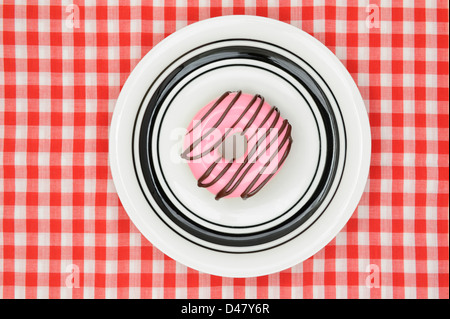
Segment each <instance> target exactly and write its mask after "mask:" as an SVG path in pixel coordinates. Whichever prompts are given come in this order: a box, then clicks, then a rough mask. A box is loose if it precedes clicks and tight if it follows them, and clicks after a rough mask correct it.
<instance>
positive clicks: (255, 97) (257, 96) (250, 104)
mask: <svg viewBox="0 0 450 319" xmlns="http://www.w3.org/2000/svg"><path fill="white" fill-rule="evenodd" d="M222 96H223V95H222ZM258 98H260V99H261V100H262V103H260V106H259V109H260V108H261V106H262V104H264V99H263V98H262V97H261V96H260V95H259V94H256V95H255V96H254V97H253V98H252V100H251V101H250V103H249V104H248V105H247V107H246V108H245V109H244V111H243V112H242V113H241V115H240V116H239V118H238V119H237V120H236V121H235V122H234V123H233V125H232V126H231V128H229V129H228V130H227V131H226V132H225V134H224V135H222V138H221V139H220V140H219V141H217V142H216V143H215V144H214V145H213V146H211V147H210V148H209V149H207V150H206V151H204V152H203V153H201V154H200V155H197V156H193V158H195V159H198V158H201V157H203V156H205V155H206V154H208V153H211V152H212V151H213V150H215V149H216V148H217V147H218V146H220V145H221V144H222V143H223V142H224V141H225V139H226V137H227V136H228V134H229V133H230V132H231V131H232V130H233V128H235V126H236V125H237V124H238V123H239V122H240V121H241V119H242V118H243V117H244V115H245V114H246V113H247V112H248V110H249V109H250V108H251V107H252V106H253V104H254V103H255V102H256V100H257V99H258ZM216 107H217V105H216V104H215V103H214V105H213V106H212V107H211V108H216ZM206 114H210V110H208V112H207V113H206ZM206 118H207V117H205V116H203V117H202V119H201V120H200V121H199V123H197V125H196V126H198V125H199V124H200V123H201V121H203V120H205V119H206ZM191 132H192V130H191V131H189V132H188V133H187V134H190V133H191ZM187 134H186V135H187ZM204 138H205V137H203V136H201V137H200V140H203V139H204ZM191 147H192V145H191V146H190V147H189V149H190V148H191ZM194 148H195V146H193V149H194ZM193 149H192V150H193ZM185 152H186V150H185ZM189 153H190V152H188V153H187V154H189ZM183 154H184V152H183ZM187 154H186V155H187ZM181 156H182V157H183V155H181ZM183 158H185V159H189V158H186V157H183ZM219 159H220V157H219Z"/></svg>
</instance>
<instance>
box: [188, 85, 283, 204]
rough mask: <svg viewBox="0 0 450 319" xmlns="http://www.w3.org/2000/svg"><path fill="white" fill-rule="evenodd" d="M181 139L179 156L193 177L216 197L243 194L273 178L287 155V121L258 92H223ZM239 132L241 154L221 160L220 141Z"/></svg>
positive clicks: (246, 194)
mask: <svg viewBox="0 0 450 319" xmlns="http://www.w3.org/2000/svg"><path fill="white" fill-rule="evenodd" d="M187 129H188V132H187V134H186V136H185V139H184V143H183V154H182V155H181V156H182V157H183V158H185V159H187V160H188V164H189V167H190V169H191V171H192V173H193V175H194V177H195V178H196V179H197V181H198V186H199V187H205V188H207V189H208V190H209V191H210V192H211V193H213V194H214V195H216V199H219V198H221V197H237V196H241V197H242V198H244V199H245V198H248V197H251V196H253V195H254V194H256V193H257V192H258V191H259V190H260V189H261V188H262V187H264V186H265V185H266V184H267V182H268V181H270V179H271V178H273V176H275V175H276V174H277V173H278V171H279V170H280V168H281V166H282V165H283V163H284V160H285V159H286V157H287V155H288V154H289V151H290V148H291V145H292V138H291V125H290V124H289V122H288V121H287V120H284V119H283V118H282V117H281V116H280V113H279V111H278V110H277V109H276V108H275V107H271V106H270V105H269V104H268V103H267V102H265V101H264V98H263V97H261V96H259V95H250V94H242V93H241V92H240V91H239V92H226V93H224V94H223V95H222V96H221V97H219V98H218V99H216V100H214V101H212V102H210V103H209V104H207V105H206V106H205V107H203V108H202V109H201V110H200V111H199V112H198V113H197V114H196V115H195V116H194V118H193V119H192V121H191V123H190V124H189V126H188V128H187ZM235 133H239V134H242V133H243V135H245V138H246V140H247V148H246V150H245V152H243V153H244V155H243V156H241V157H240V158H236V159H232V158H231V159H230V158H228V159H226V158H224V157H222V154H221V153H220V149H221V144H222V143H223V142H224V141H225V140H226V139H227V138H230V137H231V136H232V135H233V134H235Z"/></svg>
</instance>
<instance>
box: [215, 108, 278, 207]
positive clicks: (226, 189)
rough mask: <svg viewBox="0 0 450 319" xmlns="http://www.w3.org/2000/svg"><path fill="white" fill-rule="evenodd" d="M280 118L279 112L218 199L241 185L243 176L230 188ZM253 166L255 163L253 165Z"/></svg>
mask: <svg viewBox="0 0 450 319" xmlns="http://www.w3.org/2000/svg"><path fill="white" fill-rule="evenodd" d="M279 118H280V113H279V112H277V113H276V115H275V119H274V120H273V122H272V124H271V126H270V128H269V129H268V130H267V131H266V133H265V135H264V136H263V137H261V138H260V139H259V140H258V142H257V143H256V144H255V146H253V148H252V149H251V151H250V152H249V153H248V154H247V156H246V157H245V159H244V162H243V163H242V164H241V165H240V166H239V168H238V169H237V171H236V173H235V174H234V175H233V177H232V178H231V179H230V180H229V181H228V183H227V184H226V185H225V187H224V188H223V189H222V190H221V191H219V192H218V193H217V194H216V200H218V199H220V198H222V197H225V196H228V195H230V194H231V193H232V192H233V191H234V190H235V189H236V187H237V186H238V185H239V183H240V182H241V181H242V179H243V177H242V178H241V179H239V180H238V183H236V184H235V187H232V188H231V190H230V189H229V188H230V186H231V185H233V183H234V181H235V180H236V178H237V177H238V176H239V173H240V172H241V171H242V169H243V168H244V167H245V166H246V165H247V163H248V161H249V159H250V158H251V157H252V156H253V154H254V153H255V152H256V150H257V149H258V147H259V145H260V144H261V143H262V142H263V141H264V140H265V139H266V138H267V136H268V135H269V134H270V129H272V128H274V127H275V126H276V124H277V123H278V120H279ZM255 135H256V132H255V134H254V136H255ZM252 166H253V165H252Z"/></svg>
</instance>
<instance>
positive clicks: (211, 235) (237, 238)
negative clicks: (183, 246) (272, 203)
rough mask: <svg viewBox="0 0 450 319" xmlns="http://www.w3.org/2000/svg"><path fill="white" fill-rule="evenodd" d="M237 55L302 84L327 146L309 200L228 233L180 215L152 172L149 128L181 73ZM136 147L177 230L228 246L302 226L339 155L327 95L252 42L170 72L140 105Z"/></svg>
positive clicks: (287, 62) (280, 58)
mask: <svg viewBox="0 0 450 319" xmlns="http://www.w3.org/2000/svg"><path fill="white" fill-rule="evenodd" d="M237 58H239V59H252V60H258V61H261V62H264V63H267V64H270V65H272V66H275V67H278V68H280V69H282V70H283V71H285V72H286V73H288V74H290V75H291V76H292V77H294V78H295V79H296V80H297V81H298V82H299V83H301V84H302V85H303V86H304V87H305V88H306V90H307V91H308V92H309V94H310V95H311V97H312V98H313V99H314V101H315V103H316V104H317V106H318V109H319V112H320V114H321V116H322V118H323V123H324V125H325V129H326V139H327V145H328V150H329V151H328V152H327V157H326V160H325V169H324V171H328V172H329V174H328V175H326V176H325V177H323V178H322V179H321V180H320V182H319V185H318V187H317V188H316V191H315V192H314V194H313V196H312V197H311V199H310V200H308V202H307V203H306V204H305V205H304V206H303V207H301V208H300V209H299V211H298V212H297V213H296V214H295V215H294V216H292V217H290V218H289V219H287V220H286V221H284V222H282V223H281V224H278V225H276V226H275V227H272V228H269V229H265V230H263V231H260V232H255V233H250V234H229V233H223V232H218V231H215V230H211V229H208V228H205V227H204V226H202V225H199V224H197V223H195V222H193V221H191V220H189V219H186V217H185V216H184V214H182V213H181V212H180V211H179V210H178V209H177V208H176V207H175V206H174V205H173V204H172V203H171V201H170V200H169V198H168V197H167V195H166V194H165V193H164V190H163V189H162V187H161V185H160V183H159V181H158V178H157V177H156V176H155V172H154V164H153V159H152V156H151V148H150V145H151V144H150V137H151V132H152V128H153V126H154V122H155V119H156V115H157V113H158V109H159V108H160V105H161V104H162V103H163V101H164V100H165V98H166V97H167V95H168V94H169V93H170V91H171V90H172V89H173V87H174V86H175V85H176V84H177V83H178V82H179V81H181V80H182V79H183V77H184V76H185V75H186V74H188V73H190V72H192V71H194V70H196V69H198V68H200V67H202V66H204V65H206V64H209V63H213V62H216V61H220V60H224V59H237ZM336 103H337V101H336ZM138 145H139V160H140V164H141V169H142V173H143V176H144V180H145V182H146V184H147V187H148V189H149V191H150V193H151V195H152V197H153V199H154V201H155V202H156V203H157V204H158V206H159V207H160V209H161V210H162V211H163V212H164V213H165V214H166V216H167V217H169V218H170V219H171V221H172V222H174V223H175V224H176V225H177V226H179V227H180V228H181V229H183V230H184V231H186V232H188V233H190V234H191V235H193V236H195V237H197V238H200V239H202V240H205V241H208V242H211V243H214V244H218V245H223V246H231V247H246V246H254V245H261V244H264V243H268V242H271V241H274V240H276V239H279V238H281V237H283V236H285V235H287V234H289V233H290V232H292V231H293V230H295V229H296V228H298V227H299V226H300V225H302V224H303V223H304V222H305V221H306V220H307V219H308V218H309V217H310V216H311V215H312V214H313V213H314V212H315V211H316V210H317V209H318V207H319V206H320V205H321V204H322V202H323V201H324V199H325V198H326V196H327V195H328V193H329V190H330V188H331V186H332V184H333V180H334V178H335V176H336V171H337V167H338V163H339V156H338V154H339V153H340V152H339V148H340V142H339V132H338V127H337V122H336V118H335V115H334V112H333V109H332V107H331V104H330V102H329V101H328V98H327V96H326V95H325V93H324V92H323V91H322V89H321V88H320V86H319V85H318V84H317V82H316V81H315V80H314V79H313V78H312V77H311V76H310V75H309V74H308V73H307V72H306V71H305V70H304V69H303V68H301V67H300V66H299V65H297V64H296V63H294V62H292V61H291V60H289V59H287V58H286V57H284V56H282V55H280V54H278V53H275V52H272V51H269V50H266V49H262V48H257V47H251V46H228V47H221V48H218V49H211V50H209V51H206V52H203V53H201V54H199V55H197V56H195V57H193V58H191V59H189V60H188V61H186V62H184V63H182V64H181V65H180V66H179V67H177V68H176V69H175V70H174V71H172V72H171V73H170V74H169V75H168V76H167V77H166V78H165V79H164V80H163V81H162V83H161V84H160V86H159V87H158V88H157V89H156V90H155V93H154V94H153V95H152V97H151V99H150V101H149V103H148V105H147V107H146V109H145V113H144V116H143V119H142V125H141V130H140V132H139V144H138ZM333 196H334V195H333ZM169 227H170V226H169ZM172 229H173V228H172ZM180 235H181V234H180ZM181 236H182V235H181ZM207 248H209V247H207ZM209 249H211V248H209Z"/></svg>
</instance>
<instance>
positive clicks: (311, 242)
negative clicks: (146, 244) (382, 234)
mask: <svg viewBox="0 0 450 319" xmlns="http://www.w3.org/2000/svg"><path fill="white" fill-rule="evenodd" d="M230 39H240V40H238V42H239V41H240V42H242V43H245V42H246V41H248V39H250V40H260V41H264V42H267V43H271V44H274V45H276V46H277V47H280V48H284V49H286V50H288V51H290V52H292V53H294V54H295V55H296V56H298V57H301V59H303V60H304V61H306V62H307V64H309V65H311V67H313V68H314V69H315V70H316V71H317V72H318V73H319V74H320V76H321V77H322V78H323V79H324V80H325V81H326V84H327V85H328V87H329V90H330V91H331V92H332V94H333V95H334V97H335V98H336V100H337V102H338V105H339V112H340V114H341V115H342V121H343V124H342V125H343V127H345V136H346V148H345V152H346V153H345V154H339V156H345V167H344V166H342V167H341V169H343V171H342V176H341V178H340V180H339V183H337V182H336V183H335V184H334V185H333V186H334V187H335V188H336V190H335V192H333V194H334V196H330V198H329V199H328V202H327V205H326V207H324V211H323V213H321V214H320V216H315V217H314V218H313V219H311V220H308V222H307V223H305V224H304V225H302V227H301V229H300V228H299V229H298V230H296V231H295V232H293V233H292V235H291V237H289V239H290V240H289V241H285V240H280V241H279V243H280V244H279V245H275V244H276V242H275V244H272V245H262V246H261V248H264V249H262V250H261V251H258V252H251V253H245V252H242V251H245V249H243V250H242V251H241V250H240V249H235V250H232V251H235V252H240V253H233V252H232V251H231V252H221V251H216V250H211V249H208V248H205V247H204V246H205V245H206V246H208V245H209V244H207V243H205V245H203V243H202V241H201V240H199V239H196V238H193V237H192V236H191V235H189V234H184V235H183V236H180V235H179V234H178V233H176V232H174V231H173V229H175V228H176V226H175V225H172V226H171V227H168V223H169V224H170V220H167V221H163V220H162V218H161V217H160V215H161V214H160V215H159V217H158V213H159V212H157V211H155V209H152V207H150V205H149V202H148V201H147V200H146V198H145V196H144V194H143V192H142V190H141V188H140V186H139V178H141V179H142V176H140V177H139V176H136V174H135V171H134V165H135V164H134V162H133V152H135V153H136V152H137V146H136V145H133V144H132V143H133V134H135V133H134V125H135V122H136V118H138V121H137V123H138V125H139V119H140V118H141V117H142V110H141V113H140V110H139V106H140V104H141V102H142V100H144V99H147V100H148V99H149V97H150V96H151V94H152V91H151V90H150V91H149V92H147V91H148V89H149V87H150V86H151V85H152V83H153V82H154V81H155V79H157V78H158V76H159V75H160V74H164V72H166V73H167V72H170V68H169V69H166V68H167V66H169V65H170V64H171V63H173V61H177V60H179V59H180V56H182V55H186V56H187V57H188V56H189V52H191V51H192V50H193V49H194V48H199V47H202V46H205V45H206V44H209V43H215V42H217V41H222V40H223V41H224V40H230ZM192 54H194V53H192ZM237 62H239V61H237ZM224 63H225V62H224ZM226 63H228V62H226ZM246 63H247V64H250V66H249V65H244V66H230V67H227V68H221V69H218V70H217V71H214V70H213V71H210V72H209V73H208V76H207V77H206V76H199V77H196V78H195V80H192V81H190V79H185V82H186V83H187V84H186V85H184V83H183V82H181V84H179V86H180V87H182V88H181V89H180V90H179V94H178V95H177V96H176V97H174V98H173V100H172V102H171V103H170V105H165V106H163V107H167V112H166V113H165V116H164V119H163V120H161V121H160V123H159V124H158V125H159V126H160V131H161V134H160V137H159V139H158V138H157V136H156V135H155V136H152V151H153V149H154V151H155V154H156V153H158V154H159V156H160V158H161V167H158V170H160V172H161V173H160V175H164V176H165V179H166V181H167V185H165V186H164V187H165V189H169V188H170V190H171V191H172V192H173V195H171V196H170V198H171V200H173V202H174V204H175V205H178V206H177V207H180V210H182V209H183V206H185V207H188V208H189V210H191V211H193V212H195V214H194V215H192V214H191V215H189V216H190V218H192V219H196V218H197V220H198V221H199V223H202V224H204V225H207V226H208V227H211V228H214V227H216V228H217V229H218V230H221V227H222V226H220V224H221V225H225V226H231V227H232V226H249V227H250V225H258V224H260V223H264V222H267V221H269V220H272V219H274V218H276V217H277V215H278V214H280V212H283V211H285V210H286V209H287V208H288V207H290V206H292V204H293V203H294V202H295V201H296V200H298V196H299V194H302V193H303V192H304V191H305V190H306V186H307V185H308V184H309V183H310V182H311V179H312V177H311V171H312V169H313V167H314V165H315V164H316V163H317V161H320V158H321V155H320V154H319V152H318V149H319V147H320V145H319V143H320V142H319V138H318V134H319V131H322V134H323V130H324V128H323V127H322V126H321V125H319V129H318V128H317V127H316V125H312V121H313V119H314V112H316V111H315V110H312V111H311V110H310V109H309V108H307V107H306V102H305V101H306V100H308V99H310V97H308V95H307V93H305V99H304V100H302V99H301V98H299V95H298V94H295V92H294V90H293V88H292V86H291V85H288V84H286V81H282V80H280V79H279V78H277V77H276V76H275V75H274V74H273V73H270V72H265V71H264V70H261V69H256V68H253V67H252V65H258V63H260V62H258V61H254V62H248V61H247V62H246ZM299 63H300V62H299ZM222 65H223V63H222ZM274 72H279V71H274ZM199 73H201V72H200V71H199ZM236 74H238V75H239V76H236ZM194 75H195V74H192V77H194ZM189 76H191V75H189ZM285 78H289V75H285ZM189 81H190V82H189ZM188 82H189V83H188ZM238 89H244V90H245V91H246V92H249V93H259V94H261V95H263V96H264V97H265V98H266V100H267V101H268V102H269V103H270V104H272V105H276V106H277V107H279V109H280V111H281V114H282V116H283V117H285V118H287V119H289V121H290V122H291V123H292V126H293V133H292V135H293V139H294V143H295V144H293V148H292V153H291V154H289V157H288V159H287V160H286V163H285V165H284V166H283V167H282V169H281V170H280V172H279V174H278V175H277V176H275V178H274V179H273V180H271V181H270V182H269V183H268V184H267V185H266V186H265V188H263V190H262V191H261V192H260V193H258V194H257V195H255V196H254V198H250V199H248V200H246V201H242V200H241V199H240V198H235V199H231V200H230V199H222V200H220V201H215V200H214V199H213V197H212V196H211V194H210V193H209V192H208V191H207V190H205V189H200V188H198V187H197V186H196V183H195V180H194V179H193V176H192V174H191V172H190V170H189V167H188V165H187V164H186V163H184V162H183V161H181V160H178V157H177V156H176V154H179V150H180V142H181V139H182V137H183V128H184V127H187V125H188V124H189V122H190V120H191V118H192V116H193V115H194V114H195V113H196V112H197V111H198V109H199V108H200V107H202V106H203V105H205V104H206V103H208V102H209V101H210V100H212V99H213V98H216V97H218V96H219V95H220V94H221V93H223V91H226V90H238ZM299 90H302V89H301V88H299ZM188 97H189V98H188ZM192 97H195V98H192ZM144 104H145V103H144ZM335 107H337V106H335ZM342 130H343V128H341V131H342ZM341 131H340V134H344V133H343V132H341ZM134 137H135V138H136V136H134ZM161 141H163V142H161ZM370 142H371V141H370V126H369V122H368V117H367V113H366V110H365V106H364V103H363V101H362V98H361V96H360V93H359V91H358V88H357V87H356V85H355V83H354V82H353V80H352V78H351V76H350V75H349V73H348V72H347V70H346V69H345V67H344V66H343V65H342V64H341V63H340V61H339V60H338V59H337V58H336V56H335V55H334V54H333V53H332V52H331V51H329V50H328V49H327V48H326V47H325V46H323V45H322V44H321V43H320V42H319V41H317V40H316V39H314V38H313V37H311V36H310V35H308V34H306V33H305V32H303V31H301V30H300V29H298V28H295V27H293V26H290V25H288V24H285V23H282V22H279V21H276V20H272V19H267V18H260V17H253V16H227V17H220V18H213V19H208V20H204V21H201V22H198V23H194V24H192V25H190V26H188V27H185V28H183V29H181V30H179V31H177V32H175V33H174V34H172V35H170V36H169V37H167V38H166V39H164V40H163V41H161V42H160V43H159V44H158V45H156V46H155V47H154V48H153V49H152V50H151V51H150V52H149V53H148V54H147V55H146V56H144V58H143V59H142V60H141V61H140V62H139V64H138V65H137V66H136V68H135V69H134V70H133V72H132V73H131V74H130V76H129V78H128V80H127V81H126V83H125V85H124V86H123V88H122V91H121V93H120V96H119V98H118V100H117V103H116V107H115V110H114V114H113V119H112V124H111V130H110V145H109V146H110V165H111V172H112V176H113V179H114V183H115V186H116V189H117V192H118V195H119V197H120V199H121V202H122V204H123V206H124V208H125V210H126V211H127V213H128V215H129V216H130V218H131V220H132V221H133V223H134V224H135V225H136V227H137V228H138V229H139V230H140V231H141V232H142V234H143V235H144V236H145V237H146V238H147V239H148V240H149V241H150V242H151V243H152V244H154V245H155V246H156V247H157V248H159V249H160V250H161V251H163V252H164V253H165V254H167V255H168V256H170V257H172V258H174V259H175V260H177V261H179V262H181V263H184V264H186V265H187V266H189V267H192V268H194V269H197V270H199V271H203V272H207V273H211V274H215V275H221V276H230V277H250V276H258V275H265V274H269V273H273V272H277V271H280V270H283V269H286V268H288V267H291V266H293V265H295V264H297V263H299V262H302V261H303V260H305V259H306V258H308V257H310V256H311V255H313V254H314V253H316V252H317V251H318V250H320V249H321V248H323V247H324V246H325V245H326V244H327V243H328V242H329V241H331V240H332V239H333V238H334V237H335V236H336V235H337V233H338V232H339V231H340V230H341V228H342V227H343V226H344V225H345V223H346V222H347V221H348V219H349V218H350V217H351V215H352V213H353V211H354V210H355V208H356V206H357V204H358V202H359V199H360V197H361V195H362V192H363V190H364V187H365V183H366V179H367V175H368V171H369V164H370V151H371V143H370ZM294 145H295V148H294ZM321 147H322V148H324V147H325V148H326V145H322V146H321ZM341 152H344V151H341ZM135 155H136V154H135ZM322 156H323V153H322ZM138 175H139V174H138ZM144 192H145V190H144ZM168 193H169V194H170V192H168ZM147 196H149V194H147ZM306 198H307V196H306V197H305V199H306ZM301 204H302V202H300V203H299V204H298V205H301ZM152 206H154V205H152ZM186 214H188V213H186ZM287 217H289V216H288V215H286V218H287ZM277 222H279V221H277ZM277 222H276V223H277ZM210 223H211V224H210ZM274 223H275V222H274ZM276 223H275V224H276ZM216 224H219V226H217V225H216ZM307 226H309V227H307ZM258 227H259V228H258ZM258 227H254V228H252V231H258V230H260V229H261V227H262V228H264V227H267V225H266V226H258ZM235 231H237V232H239V228H237V230H235ZM179 232H180V233H182V230H179ZM186 238H189V239H190V240H186ZM198 243H201V244H202V245H199V244H198ZM209 246H210V247H212V248H218V247H215V246H214V245H209ZM219 250H220V249H219Z"/></svg>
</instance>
